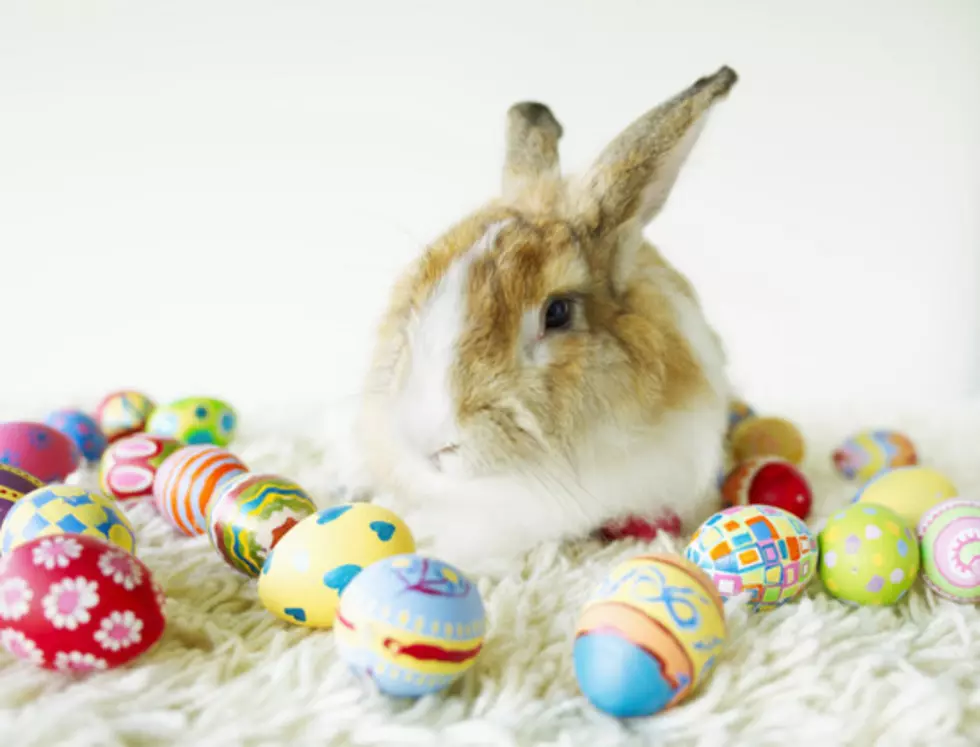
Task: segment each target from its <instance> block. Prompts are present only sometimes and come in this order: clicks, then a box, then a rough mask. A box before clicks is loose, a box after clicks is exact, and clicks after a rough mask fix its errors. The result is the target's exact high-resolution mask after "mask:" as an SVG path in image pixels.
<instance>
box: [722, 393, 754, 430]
mask: <svg viewBox="0 0 980 747" xmlns="http://www.w3.org/2000/svg"><path fill="white" fill-rule="evenodd" d="M755 416H756V414H755V410H753V409H752V408H751V407H750V406H749V405H748V403H746V402H743V401H742V400H739V399H733V400H732V401H731V402H729V403H728V434H727V435H728V436H731V435H732V432H733V431H734V430H735V429H736V428H737V427H738V426H739V424H740V423H742V422H743V421H745V420H748V419H749V418H754V417H755Z"/></svg>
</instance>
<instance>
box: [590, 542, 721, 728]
mask: <svg viewBox="0 0 980 747" xmlns="http://www.w3.org/2000/svg"><path fill="white" fill-rule="evenodd" d="M726 637H727V631H726V628H725V613H724V608H723V604H722V600H721V598H720V597H719V596H718V593H717V591H716V590H715V588H714V586H713V585H712V582H711V579H710V578H708V577H707V576H706V575H705V574H704V572H703V571H701V569H700V568H698V567H697V566H695V565H694V564H693V563H690V562H688V561H686V560H684V558H680V557H677V556H675V555H665V554H656V555H643V556H640V557H636V558H632V559H631V560H627V561H626V562H625V563H621V564H620V565H618V566H616V567H615V568H614V569H613V570H612V572H610V573H609V575H608V576H607V577H606V578H605V579H604V580H603V581H602V583H601V584H600V585H599V587H598V589H596V591H595V593H593V595H592V597H591V598H590V600H589V602H588V603H587V604H586V606H585V609H584V610H583V611H582V614H581V616H580V617H579V620H578V625H577V626H576V630H575V647H574V649H573V658H574V661H575V677H576V678H577V680H578V684H579V687H580V688H581V690H582V693H583V694H584V695H585V697H586V698H587V699H588V700H589V702H590V703H592V704H593V705H594V706H595V707H596V708H598V709H599V710H601V711H604V712H605V713H608V714H610V715H612V716H615V717H617V718H631V717H636V716H650V715H652V714H654V713H657V712H659V711H662V710H664V709H667V708H670V707H671V706H673V705H676V704H677V703H679V702H680V701H681V700H683V699H684V698H686V697H687V696H688V695H690V694H691V692H693V690H694V689H695V688H696V687H697V686H698V684H699V683H700V682H701V681H702V680H703V679H704V678H705V677H706V676H707V675H708V673H709V672H710V670H711V668H712V667H713V665H714V662H715V660H716V658H717V656H718V654H719V652H720V651H721V650H722V647H723V646H724V643H725V639H726Z"/></svg>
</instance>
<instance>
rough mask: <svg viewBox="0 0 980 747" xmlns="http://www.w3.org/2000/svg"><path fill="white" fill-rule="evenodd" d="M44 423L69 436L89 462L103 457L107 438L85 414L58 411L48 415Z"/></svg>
mask: <svg viewBox="0 0 980 747" xmlns="http://www.w3.org/2000/svg"><path fill="white" fill-rule="evenodd" d="M44 423H45V425H48V426H50V427H51V428H54V429H55V430H56V431H58V432H59V433H62V434H64V435H65V436H67V437H68V438H69V439H70V440H71V442H72V443H73V444H75V448H76V449H78V452H79V453H80V454H81V455H82V456H83V457H84V458H85V459H86V460H87V461H89V462H97V461H99V459H100V458H101V457H102V452H103V451H105V447H106V437H105V435H103V433H102V429H101V428H99V424H98V423H96V422H95V420H94V419H93V418H90V417H89V416H88V415H86V414H85V413H84V412H80V411H78V410H57V411H55V412H52V413H51V414H50V415H48V417H47V418H46V419H45V421H44Z"/></svg>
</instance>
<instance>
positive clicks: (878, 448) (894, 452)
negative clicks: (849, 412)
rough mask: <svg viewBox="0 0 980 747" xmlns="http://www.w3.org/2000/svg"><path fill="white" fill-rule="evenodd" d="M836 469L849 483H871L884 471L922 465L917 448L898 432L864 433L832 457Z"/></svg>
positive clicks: (841, 447)
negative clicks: (917, 464)
mask: <svg viewBox="0 0 980 747" xmlns="http://www.w3.org/2000/svg"><path fill="white" fill-rule="evenodd" d="M832 458H833V462H834V466H835V467H836V468H837V471H838V472H840V474H841V475H843V476H844V477H846V478H847V479H848V480H860V481H862V482H863V481H865V480H870V479H871V478H872V477H874V476H875V475H877V474H878V473H880V472H884V471H886V470H890V469H894V468H895V467H908V466H911V465H913V464H916V463H917V462H918V457H917V456H916V453H915V446H914V445H913V444H912V442H911V441H910V440H909V439H908V437H907V436H904V435H902V434H901V433H897V432H895V431H884V430H877V431H864V432H863V433H858V434H856V435H853V436H851V437H850V438H848V439H847V440H846V441H845V442H844V443H842V444H841V445H840V446H839V447H837V448H836V449H834V453H833V455H832Z"/></svg>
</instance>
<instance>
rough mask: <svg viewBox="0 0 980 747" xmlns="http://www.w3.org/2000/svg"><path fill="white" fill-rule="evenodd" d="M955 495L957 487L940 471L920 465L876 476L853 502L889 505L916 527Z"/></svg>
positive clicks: (906, 523) (910, 524)
mask: <svg viewBox="0 0 980 747" xmlns="http://www.w3.org/2000/svg"><path fill="white" fill-rule="evenodd" d="M956 495H957V490H956V486H955V485H953V483H952V481H951V480H950V479H949V478H948V477H946V475H944V474H943V473H942V472H939V471H938V470H934V469H932V468H931V467H920V466H913V467H898V468H896V469H893V470H889V471H887V472H881V473H879V474H878V476H877V477H873V478H872V479H871V480H870V481H869V482H868V483H867V484H865V486H864V487H863V488H861V490H859V491H858V493H857V495H855V496H854V498H853V499H852V500H851V503H873V504H875V505H878V506H887V507H888V508H890V509H892V510H893V511H894V512H895V513H897V514H898V515H899V516H900V517H901V518H902V521H903V522H904V523H905V525H906V526H909V527H916V526H918V525H919V520H920V519H921V518H922V517H923V515H924V514H925V513H926V512H927V511H929V510H930V509H931V508H933V507H934V506H936V505H938V504H940V503H942V502H943V501H945V500H947V499H949V498H955V497H956Z"/></svg>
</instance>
